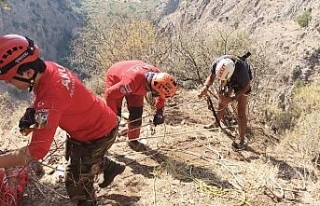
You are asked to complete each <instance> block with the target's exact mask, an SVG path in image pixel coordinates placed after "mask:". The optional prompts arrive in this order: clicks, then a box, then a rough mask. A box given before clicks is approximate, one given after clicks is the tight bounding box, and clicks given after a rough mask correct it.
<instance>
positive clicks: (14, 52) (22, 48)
mask: <svg viewBox="0 0 320 206" xmlns="http://www.w3.org/2000/svg"><path fill="white" fill-rule="evenodd" d="M39 56H40V51H39V48H38V46H37V45H35V44H34V43H33V41H32V40H31V39H28V38H27V37H23V36H20V35H16V34H8V35H4V36H1V37H0V80H9V79H11V78H12V77H14V76H15V74H16V73H17V71H18V68H19V66H21V65H22V64H25V63H28V62H33V61H35V60H36V59H37V58H38V57H39Z"/></svg>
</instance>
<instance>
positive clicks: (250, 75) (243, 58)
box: [237, 52, 253, 81]
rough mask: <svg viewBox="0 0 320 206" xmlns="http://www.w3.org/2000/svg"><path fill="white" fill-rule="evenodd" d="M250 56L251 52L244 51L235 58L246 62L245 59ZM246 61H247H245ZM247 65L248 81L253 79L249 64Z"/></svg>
mask: <svg viewBox="0 0 320 206" xmlns="http://www.w3.org/2000/svg"><path fill="white" fill-rule="evenodd" d="M250 56H251V52H247V53H245V54H244V55H243V56H237V58H239V59H240V60H242V61H244V62H246V59H247V58H248V57H250ZM246 63H247V62H246ZM247 65H248V73H249V78H250V81H251V80H252V79H253V75H252V69H251V66H250V65H249V64H248V63H247Z"/></svg>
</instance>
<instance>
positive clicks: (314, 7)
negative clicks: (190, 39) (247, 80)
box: [161, 0, 320, 104]
mask: <svg viewBox="0 0 320 206" xmlns="http://www.w3.org/2000/svg"><path fill="white" fill-rule="evenodd" d="M169 2H171V4H173V3H174V2H175V3H177V1H173V0H172V1H169ZM172 8H173V7H170V9H172ZM167 13H169V15H168V16H166V17H165V18H163V19H162V21H161V25H162V27H164V28H166V30H174V29H176V28H184V29H187V30H189V31H191V30H193V31H200V32H204V31H206V32H207V31H211V33H212V34H213V35H214V34H217V33H218V32H219V31H221V30H224V31H227V33H229V34H231V33H234V32H236V31H245V32H247V33H248V35H249V37H250V39H251V40H252V42H254V43H253V44H252V45H251V48H252V49H253V48H259V49H260V50H261V49H262V50H264V51H265V53H266V55H267V58H268V65H269V67H268V69H269V70H272V73H271V77H269V78H270V79H268V80H263V79H260V81H261V82H263V81H264V82H263V84H262V86H263V87H270V91H271V92H272V93H275V92H274V88H275V87H278V88H279V90H278V91H279V93H278V94H276V95H275V99H277V100H276V101H278V102H279V104H280V102H282V101H285V99H288V98H289V97H290V91H292V87H293V86H294V84H295V82H297V81H299V82H309V81H312V80H314V79H318V77H319V70H320V65H319V57H320V41H319V40H320V23H319V22H320V4H319V2H318V1H313V0H290V1H281V0H275V1H261V0H253V1H252V0H242V1H232V0H222V1H209V0H191V1H182V0H181V1H178V6H177V7H176V10H175V11H174V12H172V11H171V10H168V12H167ZM212 58H214V57H212ZM252 58H255V54H253V56H252ZM270 82H272V84H270ZM264 95H265V94H264ZM271 96H272V94H271ZM283 96H286V98H285V99H284V98H282V97H283Z"/></svg>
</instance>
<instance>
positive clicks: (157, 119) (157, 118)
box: [153, 109, 164, 126]
mask: <svg viewBox="0 0 320 206" xmlns="http://www.w3.org/2000/svg"><path fill="white" fill-rule="evenodd" d="M163 123H164V116H163V109H158V110H157V112H156V114H155V115H154V116H153V124H154V126H157V125H159V124H163Z"/></svg>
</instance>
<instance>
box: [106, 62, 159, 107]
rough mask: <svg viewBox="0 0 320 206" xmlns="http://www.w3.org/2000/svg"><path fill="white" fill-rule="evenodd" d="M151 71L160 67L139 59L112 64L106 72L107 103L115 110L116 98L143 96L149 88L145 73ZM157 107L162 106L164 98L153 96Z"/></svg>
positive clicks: (157, 70) (156, 70)
mask: <svg viewBox="0 0 320 206" xmlns="http://www.w3.org/2000/svg"><path fill="white" fill-rule="evenodd" d="M149 71H152V72H156V73H159V72H160V69H159V68H157V67H154V66H152V65H150V64H147V63H145V62H143V61H139V60H131V61H121V62H118V63H116V64H114V65H112V66H111V67H110V68H109V69H108V71H107V73H106V91H105V98H106V101H107V103H108V105H109V106H110V107H111V108H112V109H113V111H115V112H116V111H117V108H120V107H121V105H117V104H119V103H117V101H116V100H117V99H120V98H123V97H124V96H126V95H138V96H144V95H146V93H147V92H149V90H147V88H146V81H147V80H146V73H147V72H149ZM155 100H156V102H155V106H156V108H157V109H162V108H163V107H164V103H165V100H164V99H161V98H159V97H157V98H155Z"/></svg>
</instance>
